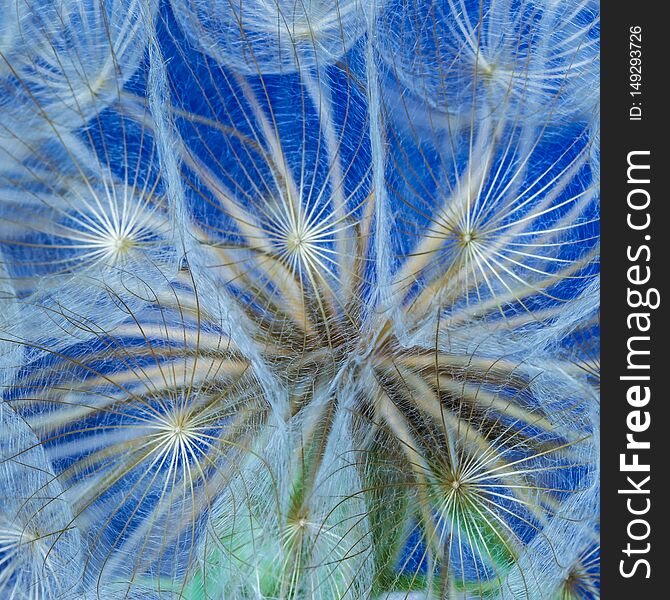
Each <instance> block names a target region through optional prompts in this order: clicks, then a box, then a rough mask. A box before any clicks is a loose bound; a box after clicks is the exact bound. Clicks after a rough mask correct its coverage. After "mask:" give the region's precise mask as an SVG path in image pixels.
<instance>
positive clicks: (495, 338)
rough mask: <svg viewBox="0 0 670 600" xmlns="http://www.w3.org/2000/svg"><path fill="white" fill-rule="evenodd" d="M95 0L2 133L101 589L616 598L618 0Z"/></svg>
mask: <svg viewBox="0 0 670 600" xmlns="http://www.w3.org/2000/svg"><path fill="white" fill-rule="evenodd" d="M91 1H92V4H91V6H90V7H89V8H90V9H91V14H99V15H100V16H101V17H103V16H104V15H108V12H105V11H102V12H98V9H102V8H105V9H106V10H107V9H108V11H109V10H111V11H112V12H113V13H114V14H113V16H114V18H115V19H116V20H114V19H112V20H110V21H109V23H110V29H109V36H108V37H107V38H106V42H105V44H106V45H105V44H102V45H101V47H98V48H97V51H98V53H100V52H102V54H103V55H104V54H105V52H107V50H106V48H108V49H109V52H108V54H109V55H110V56H109V59H110V60H111V61H112V62H111V63H110V64H114V61H119V62H120V63H123V64H122V65H120V68H119V69H112V70H111V71H109V70H105V69H103V71H104V73H103V74H104V75H105V77H107V76H109V81H107V80H105V85H104V86H103V87H102V88H100V87H99V86H93V87H94V88H95V91H96V93H94V94H93V95H92V96H93V97H95V99H96V101H95V102H93V104H90V103H89V104H87V106H86V110H84V109H83V107H82V110H81V111H78V112H77V113H76V114H77V115H78V116H79V117H80V118H79V120H77V119H73V118H70V117H72V115H73V113H72V111H71V110H70V108H71V107H72V106H73V104H72V102H74V103H75V104H76V102H78V101H79V100H80V96H81V93H80V92H81V89H80V88H77V89H73V90H72V91H71V92H70V93H69V95H68V93H66V92H64V91H62V90H61V91H62V93H63V94H64V95H65V96H66V98H65V100H66V102H65V103H64V106H65V107H67V108H68V110H67V111H66V110H65V108H63V109H62V111H61V115H60V116H61V117H62V118H61V119H60V120H59V119H57V118H56V117H55V116H52V112H53V111H57V110H58V108H57V107H58V103H56V104H49V103H45V101H44V99H42V98H41V97H35V98H34V99H32V100H31V101H32V102H34V103H36V104H37V105H39V106H41V107H43V108H44V110H43V111H42V112H40V111H38V112H39V113H40V114H42V115H43V116H44V115H47V116H48V118H45V119H43V120H42V121H41V123H42V125H43V126H44V127H45V131H48V133H49V135H48V136H46V137H45V136H35V137H31V136H24V137H22V138H21V137H20V136H19V134H18V133H17V134H16V135H17V136H18V137H15V138H13V140H14V141H13V142H12V144H11V145H8V146H7V149H8V151H7V152H5V154H4V158H0V178H1V181H0V234H1V235H0V267H1V268H2V286H1V287H0V289H2V297H0V302H3V303H4V304H3V307H6V310H5V311H4V313H2V315H3V316H0V367H1V368H2V376H3V379H2V380H1V381H2V382H3V383H2V392H1V393H2V402H3V407H5V408H6V409H7V410H9V411H11V414H12V415H13V417H14V418H15V420H17V419H18V421H20V423H22V424H23V425H22V426H23V427H24V428H25V429H26V430H27V431H28V432H29V433H30V435H31V436H33V437H32V438H31V439H32V440H33V446H34V449H35V450H39V452H41V453H42V455H43V457H44V462H45V465H46V467H45V473H48V474H49V475H48V476H49V478H50V481H52V482H53V485H54V486H56V487H55V488H54V489H57V492H58V494H57V495H58V498H59V502H62V503H63V511H62V514H60V513H59V515H60V516H59V519H60V521H53V523H52V525H51V527H52V531H56V532H58V533H57V534H56V536H55V538H58V539H51V538H50V539H49V544H50V546H49V548H51V547H53V550H51V552H56V550H60V548H61V546H60V545H59V544H60V541H61V540H63V541H68V540H70V542H71V544H72V548H71V549H72V552H71V556H70V555H68V557H69V559H71V560H70V564H71V569H72V573H74V574H76V578H74V579H73V580H72V585H71V592H72V594H74V598H76V600H88V599H89V598H92V597H96V595H97V596H99V597H109V598H116V597H119V598H125V597H128V598H143V597H146V598H154V597H156V598H162V597H166V598H173V597H174V598H184V599H189V600H190V599H193V600H223V599H225V600H246V599H251V598H254V599H267V600H271V599H272V600H308V599H309V600H340V599H350V600H364V599H365V600H367V599H371V600H372V599H374V600H377V599H378V598H379V599H382V598H387V599H392V598H400V597H405V598H411V599H415V598H419V597H421V598H444V599H449V600H456V599H463V600H465V599H467V598H472V599H475V598H481V599H484V598H489V599H494V598H495V599H496V600H497V599H500V600H503V599H505V600H512V599H515V600H520V599H523V600H541V597H546V598H547V599H548V600H555V598H558V597H561V594H563V595H564V596H565V594H573V595H574V594H578V597H584V598H596V597H597V595H598V593H599V592H598V583H597V580H596V579H595V578H591V579H589V582H591V581H592V582H595V583H593V585H591V584H590V583H589V584H588V585H587V583H588V582H587V583H584V582H586V578H585V575H584V574H585V573H586V574H587V575H588V577H589V578H590V577H591V574H592V572H595V571H597V568H596V567H594V566H592V561H591V560H590V558H589V556H590V555H589V556H585V557H584V560H582V559H581V558H580V557H581V556H582V552H583V551H584V550H585V549H586V548H588V549H591V548H592V547H595V546H597V535H596V534H594V533H593V532H594V527H593V514H592V513H593V506H594V505H595V503H596V501H597V497H598V488H597V484H596V480H597V474H598V459H597V447H598V444H597V440H598V418H597V415H598V401H597V395H598V394H597V374H596V371H595V369H594V365H597V345H598V341H597V336H598V321H597V319H598V316H597V315H598V303H597V290H598V278H597V271H598V262H597V257H598V243H597V240H598V229H597V222H598V220H597V218H598V179H597V178H598V173H597V161H596V160H595V159H594V157H595V156H597V152H596V151H594V146H595V145H596V144H597V125H596V122H595V119H594V114H596V112H597V111H596V110H595V107H596V105H597V98H596V97H595V96H594V93H595V88H594V87H593V86H591V87H590V88H588V89H587V90H586V91H585V90H583V89H582V88H580V85H581V84H582V83H583V82H584V81H591V80H592V77H593V72H594V70H597V64H598V61H597V47H598V44H597V33H598V25H597V24H598V17H597V11H595V10H594V8H593V3H591V2H581V1H579V0H574V1H571V2H569V3H568V5H565V6H563V5H561V6H559V4H558V3H555V2H534V1H531V0H522V1H519V2H516V1H514V2H502V3H500V2H489V1H488V0H474V1H473V2H470V1H469V0H463V1H461V0H440V1H438V0H425V1H411V2H408V1H406V0H383V1H382V0H379V1H373V2H368V3H363V2H359V1H358V0H351V1H350V0H337V1H335V2H319V1H305V2H283V1H282V2H273V1H268V2H265V1H262V0H244V1H243V2H227V1H226V0H223V1H220V2H214V3H206V2H200V1H195V0H193V1H192V0H161V1H160V2H157V3H155V4H154V3H139V4H137V6H136V8H137V14H138V15H141V16H142V17H143V20H142V23H141V26H140V24H136V25H135V26H133V25H130V28H125V29H124V28H123V27H122V28H121V29H120V30H117V28H116V26H115V27H112V25H113V24H115V23H116V24H118V23H125V21H124V20H123V14H120V11H119V9H118V8H114V7H116V6H117V4H118V3H107V2H101V0H91ZM84 4H86V6H88V0H87V2H86V3H84ZM133 6H135V5H134V4H133ZM84 8H85V7H83V6H82V7H80V10H84ZM131 12H132V11H129V14H130V13H131ZM103 21H104V19H103ZM126 25H127V24H126ZM115 32H116V33H117V34H118V36H116V35H115ZM117 37H118V39H119V40H120V41H119V42H116V41H115V40H117ZM0 43H1V44H2V46H1V48H3V52H5V50H4V48H7V49H8V50H7V51H6V52H5V54H6V55H7V56H10V54H11V56H10V59H11V61H13V63H12V64H13V65H15V67H14V70H15V71H16V72H17V73H18V72H19V70H18V67H19V66H20V62H17V59H16V58H14V57H15V56H18V55H19V54H20V52H21V48H20V45H14V44H9V43H8V42H7V41H6V36H0ZM10 46H11V48H10ZM124 51H125V52H124ZM138 52H139V54H137V53H138ZM96 56H97V54H96ZM124 57H125V58H124ZM131 57H132V58H133V60H131ZM93 62H94V61H91V65H92V66H94V65H93ZM2 73H4V71H3V70H2V68H0V74H2ZM103 89H104V93H103ZM14 91H15V92H16V93H18V92H19V91H20V90H14ZM7 98H9V96H8V97H7ZM87 98H88V96H87ZM97 99H99V101H100V105H99V106H98V107H97V109H96V108H95V105H96V102H97ZM3 101H4V99H3ZM7 101H8V102H9V101H11V99H9V100H7ZM70 101H72V102H70ZM91 107H93V108H91ZM47 109H48V110H47ZM89 109H91V111H92V112H89ZM66 113H67V114H66ZM1 123H3V121H2V120H0V124H1ZM19 125H20V123H18V122H13V123H12V128H11V131H12V132H19V131H20V127H19ZM1 139H2V133H1V132H0V140H1ZM7 315H8V316H7ZM15 429H16V430H17V431H18V429H17V428H16V427H14V426H13V425H12V427H9V425H6V424H5V423H3V433H4V432H5V430H7V431H9V432H10V434H9V435H16V434H14V433H12V432H13V431H14V430H15ZM19 454H20V451H16V452H13V453H12V457H11V458H13V459H16V457H17V456H18V455H19ZM15 455H16V456H15ZM0 468H1V466H0ZM1 472H2V471H0V473H1ZM0 509H1V510H2V511H5V512H8V511H10V510H14V504H13V503H12V502H8V501H5V502H2V503H0ZM38 512H39V513H40V516H41V517H44V519H46V520H49V519H51V517H50V515H49V513H48V512H46V511H43V510H40V511H38ZM0 514H1V513H0ZM52 520H53V519H52ZM1 522H2V521H0V523H1ZM7 531H9V529H8V530H7ZM26 531H27V529H26ZM31 531H32V530H31ZM7 535H9V534H7ZM68 536H69V537H68ZM30 539H31V540H32V539H33V538H30ZM2 548H3V547H2V546H1V544H0V561H2V560H3V555H2V552H3V551H4V550H2ZM68 548H70V546H68V545H67V544H66V545H65V546H64V547H63V550H61V553H63V552H65V551H66V550H68ZM75 550H76V551H75ZM48 552H49V550H47V553H48ZM597 554H598V553H597V552H595V554H594V555H593V556H597ZM61 555H62V554H56V555H55V556H58V557H61ZM15 556H18V554H16V553H14V554H12V557H13V558H12V560H14V561H15V562H16V561H17V560H18V558H14V557H15ZM580 561H581V562H580ZM582 563H584V564H585V565H586V566H584V565H583V564H582ZM31 564H33V563H31ZM36 564H37V563H34V564H33V566H35V565H36ZM582 567H583V568H582ZM31 568H32V570H33V571H35V573H37V569H36V567H35V568H33V567H31ZM1 569H2V563H1V562H0V573H2V572H3V571H2V570H1ZM13 573H14V572H12V574H11V575H8V576H5V578H4V580H3V579H2V577H3V576H2V575H0V585H3V584H5V585H12V586H17V585H18V586H23V585H24V583H23V580H21V583H17V581H19V580H18V579H17V578H16V576H15V575H14V574H13ZM69 574H70V571H68V577H69ZM31 577H32V578H33V579H34V578H37V579H36V580H37V581H38V582H39V585H40V586H41V587H40V588H39V589H40V590H47V589H48V588H49V587H50V586H51V587H52V588H53V586H54V585H55V584H53V582H52V580H51V577H50V576H49V575H48V574H47V573H45V574H44V575H43V576H42V577H41V578H40V576H39V575H37V574H35V577H33V575H31ZM67 581H68V582H69V581H70V579H68V580H67ZM582 583H584V585H582ZM589 585H591V587H589ZM580 586H581V587H580ZM53 589H57V588H53ZM57 591H59V588H58V589H57ZM49 593H51V592H46V591H45V594H46V595H45V596H44V597H57V596H56V595H55V594H54V593H51V595H49ZM543 594H544V595H545V596H542V595H543ZM579 594H581V596H579ZM568 597H569V596H568Z"/></svg>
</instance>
